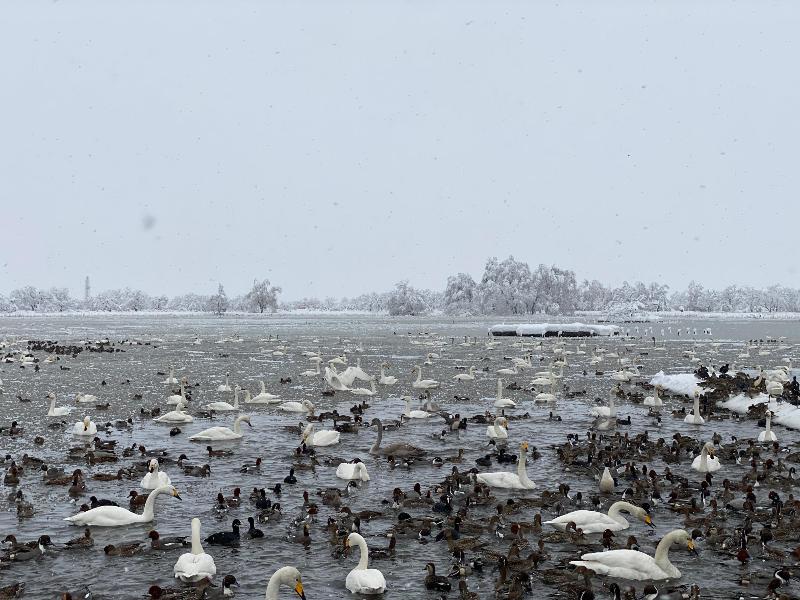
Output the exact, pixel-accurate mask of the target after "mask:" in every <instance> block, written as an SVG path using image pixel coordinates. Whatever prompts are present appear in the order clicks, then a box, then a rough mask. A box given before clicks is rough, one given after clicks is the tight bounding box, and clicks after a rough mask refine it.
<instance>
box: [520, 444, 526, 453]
mask: <svg viewBox="0 0 800 600" xmlns="http://www.w3.org/2000/svg"><path fill="white" fill-rule="evenodd" d="M519 449H520V451H521V452H527V451H528V442H522V443H521V444H520V445H519Z"/></svg>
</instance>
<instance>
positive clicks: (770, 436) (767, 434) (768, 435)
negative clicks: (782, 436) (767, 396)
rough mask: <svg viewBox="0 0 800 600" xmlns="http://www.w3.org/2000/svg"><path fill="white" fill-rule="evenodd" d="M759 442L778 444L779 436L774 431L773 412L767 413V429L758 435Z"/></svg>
mask: <svg viewBox="0 0 800 600" xmlns="http://www.w3.org/2000/svg"><path fill="white" fill-rule="evenodd" d="M758 441H759V442H777V441H778V436H777V435H775V432H774V431H772V411H771V410H768V411H767V428H766V429H765V430H764V431H762V432H761V433H759V434H758Z"/></svg>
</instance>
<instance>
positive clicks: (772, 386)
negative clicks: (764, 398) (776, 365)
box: [766, 371, 783, 396]
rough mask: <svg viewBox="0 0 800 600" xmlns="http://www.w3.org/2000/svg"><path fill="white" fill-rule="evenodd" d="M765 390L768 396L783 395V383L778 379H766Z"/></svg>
mask: <svg viewBox="0 0 800 600" xmlns="http://www.w3.org/2000/svg"><path fill="white" fill-rule="evenodd" d="M781 372H782V371H781ZM766 390H767V394H769V395H770V396H781V395H783V384H782V383H780V382H779V381H767V383H766Z"/></svg>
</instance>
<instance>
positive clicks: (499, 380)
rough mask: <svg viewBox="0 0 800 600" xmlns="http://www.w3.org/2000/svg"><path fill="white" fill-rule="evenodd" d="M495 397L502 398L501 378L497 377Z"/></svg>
mask: <svg viewBox="0 0 800 600" xmlns="http://www.w3.org/2000/svg"><path fill="white" fill-rule="evenodd" d="M497 399H498V400H502V399H503V380H502V379H498V380H497Z"/></svg>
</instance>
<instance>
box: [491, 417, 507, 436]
mask: <svg viewBox="0 0 800 600" xmlns="http://www.w3.org/2000/svg"><path fill="white" fill-rule="evenodd" d="M486 435H487V436H488V437H490V438H492V439H495V440H506V439H508V419H506V418H505V417H497V418H496V419H495V420H494V425H489V426H488V427H487V428H486Z"/></svg>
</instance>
